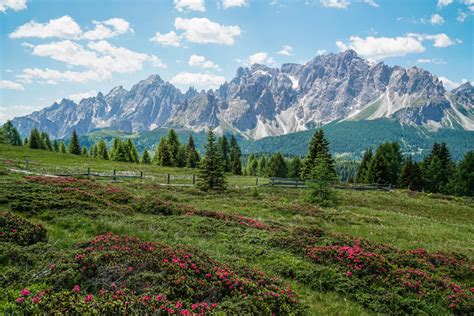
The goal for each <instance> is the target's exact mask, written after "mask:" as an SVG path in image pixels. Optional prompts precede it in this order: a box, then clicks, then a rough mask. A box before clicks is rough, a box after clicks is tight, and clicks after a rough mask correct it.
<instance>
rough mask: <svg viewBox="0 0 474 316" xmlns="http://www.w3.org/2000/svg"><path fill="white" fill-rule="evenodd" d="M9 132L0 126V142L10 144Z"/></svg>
mask: <svg viewBox="0 0 474 316" xmlns="http://www.w3.org/2000/svg"><path fill="white" fill-rule="evenodd" d="M9 143H10V142H9V140H8V137H7V133H6V132H5V130H4V129H3V128H0V144H9Z"/></svg>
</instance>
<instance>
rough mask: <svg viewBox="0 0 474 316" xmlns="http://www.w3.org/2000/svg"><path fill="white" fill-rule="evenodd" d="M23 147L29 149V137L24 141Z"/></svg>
mask: <svg viewBox="0 0 474 316" xmlns="http://www.w3.org/2000/svg"><path fill="white" fill-rule="evenodd" d="M23 146H25V147H28V137H25V139H24V140H23Z"/></svg>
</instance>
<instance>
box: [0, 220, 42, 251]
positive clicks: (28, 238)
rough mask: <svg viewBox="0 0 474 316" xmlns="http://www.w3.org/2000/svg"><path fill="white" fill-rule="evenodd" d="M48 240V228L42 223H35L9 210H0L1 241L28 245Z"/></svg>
mask: <svg viewBox="0 0 474 316" xmlns="http://www.w3.org/2000/svg"><path fill="white" fill-rule="evenodd" d="M46 241H47V236H46V229H45V228H44V227H43V226H42V225H39V224H33V223H31V222H30V221H28V220H26V219H24V218H22V217H20V216H17V215H14V214H12V213H9V212H0V242H12V243H16V244H18V245H20V246H27V245H31V244H35V243H37V242H46Z"/></svg>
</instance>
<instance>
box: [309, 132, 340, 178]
mask: <svg viewBox="0 0 474 316" xmlns="http://www.w3.org/2000/svg"><path fill="white" fill-rule="evenodd" d="M320 153H321V155H322V156H323V157H325V158H324V159H325V160H326V164H327V170H329V172H331V174H332V175H333V176H336V169H335V168H334V160H333V158H332V156H331V153H330V151H329V141H328V140H327V139H326V138H325V137H324V131H323V130H322V129H319V130H317V131H316V132H315V133H314V135H313V138H312V139H311V142H310V144H309V149H308V154H307V155H306V158H305V159H304V161H303V167H302V169H301V178H303V179H309V178H310V177H311V173H312V170H313V168H314V166H315V160H316V157H317V156H318V155H319V154H320Z"/></svg>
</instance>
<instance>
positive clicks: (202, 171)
mask: <svg viewBox="0 0 474 316" xmlns="http://www.w3.org/2000/svg"><path fill="white" fill-rule="evenodd" d="M205 148H206V153H205V156H204V158H203V159H202V161H201V163H200V165H199V176H198V182H197V186H198V188H200V189H201V190H203V191H209V190H223V189H225V187H226V179H225V172H224V163H223V159H222V155H221V153H220V150H219V148H218V146H217V145H216V143H215V137H214V133H213V132H212V130H209V134H208V137H207V145H206V147H205Z"/></svg>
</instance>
